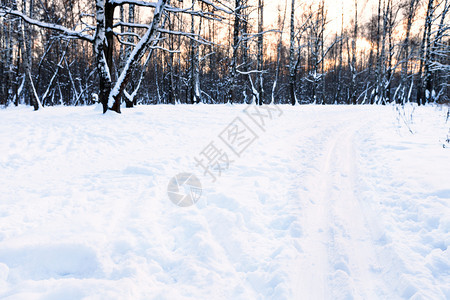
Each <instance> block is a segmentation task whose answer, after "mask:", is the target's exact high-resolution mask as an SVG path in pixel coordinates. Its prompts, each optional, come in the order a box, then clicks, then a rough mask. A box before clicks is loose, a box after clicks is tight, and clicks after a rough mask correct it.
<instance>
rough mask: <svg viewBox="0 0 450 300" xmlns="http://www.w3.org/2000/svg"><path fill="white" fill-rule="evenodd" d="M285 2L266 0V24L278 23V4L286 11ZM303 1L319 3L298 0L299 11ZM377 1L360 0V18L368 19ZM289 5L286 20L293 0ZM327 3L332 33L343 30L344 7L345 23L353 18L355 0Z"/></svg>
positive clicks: (288, 1)
mask: <svg viewBox="0 0 450 300" xmlns="http://www.w3.org/2000/svg"><path fill="white" fill-rule="evenodd" d="M285 3H286V0H275V1H270V0H266V1H265V14H264V16H265V18H266V20H265V24H266V25H267V26H270V25H271V24H276V22H277V18H278V6H279V5H281V6H282V7H283V12H282V13H284V5H285ZM302 3H316V5H317V3H318V1H308V0H307V1H305V0H303V1H299V0H296V5H297V9H298V10H299V11H300V9H301V5H302ZM377 3H378V1H377V0H358V18H359V17H361V18H362V19H363V20H364V19H367V18H368V17H369V16H370V15H371V14H372V13H373V12H374V9H375V8H376V5H377ZM287 5H288V10H287V14H288V17H287V19H286V21H288V20H289V14H290V6H291V0H287ZM325 5H326V7H327V17H328V21H329V22H330V23H329V24H328V26H327V27H328V29H329V31H330V33H331V32H332V31H334V32H336V31H338V32H339V31H340V30H341V15H342V8H343V9H344V23H348V22H350V21H351V20H352V19H353V16H354V6H355V4H354V0H325ZM344 26H345V25H344ZM332 29H333V30H332ZM334 32H332V33H334Z"/></svg>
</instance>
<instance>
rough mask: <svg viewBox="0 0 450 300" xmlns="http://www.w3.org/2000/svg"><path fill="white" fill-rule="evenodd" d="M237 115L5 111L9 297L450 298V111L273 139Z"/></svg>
mask: <svg viewBox="0 0 450 300" xmlns="http://www.w3.org/2000/svg"><path fill="white" fill-rule="evenodd" d="M245 108H246V106H242V105H235V106H229V105H214V106H209V105H194V106H187V105H176V106H164V105H162V106H139V107H136V108H133V109H123V113H122V114H121V115H118V114H115V113H107V114H106V115H102V114H101V111H99V110H98V109H96V108H95V107H55V108H44V109H42V110H41V111H38V112H33V111H31V109H30V108H28V107H19V108H8V109H0V299H450V250H449V242H450V234H449V231H450V210H449V205H450V204H449V203H450V148H444V147H443V144H445V139H446V137H447V134H448V133H449V126H450V121H449V123H446V122H445V115H446V113H447V108H444V107H439V106H427V107H418V108H415V110H414V111H413V113H412V119H411V114H410V111H411V109H412V107H411V106H408V107H407V110H408V112H407V113H405V114H401V117H399V116H400V115H399V114H398V113H397V111H396V109H395V108H394V107H393V106H296V107H291V106H280V108H281V109H282V112H283V114H282V115H281V116H279V117H278V115H277V116H274V117H273V119H272V120H266V121H267V122H266V124H265V127H264V130H265V131H263V130H261V128H258V127H257V126H256V125H255V124H252V123H251V121H250V120H249V119H248V118H247V116H246V115H245V114H244V113H243V110H244V109H245ZM236 117H239V118H241V120H242V121H244V122H245V123H246V124H248V125H249V127H250V128H252V129H253V130H254V132H255V133H256V134H257V135H258V138H257V140H256V141H255V142H254V143H253V144H251V145H250V146H249V147H248V148H247V149H246V150H245V151H244V152H243V153H242V155H241V156H240V157H237V156H235V155H234V156H233V155H232V153H231V152H230V150H229V149H227V148H226V147H225V146H223V144H222V145H221V144H220V143H219V141H220V140H219V139H218V136H219V134H220V133H221V132H222V131H223V130H224V129H225V128H226V127H227V125H228V124H229V123H230V122H231V121H233V120H234V119H235V118H236ZM406 124H408V126H406ZM408 127H410V128H411V130H412V131H413V132H414V134H411V133H410V132H409V130H408ZM212 141H214V143H216V144H217V146H221V147H220V148H222V151H223V152H225V151H227V152H228V155H229V158H230V159H231V160H232V162H231V163H230V165H229V169H228V170H222V173H221V176H220V177H218V178H217V181H216V182H212V180H210V177H209V176H208V175H204V174H203V172H202V169H201V168H199V167H198V166H196V162H195V160H194V157H198V156H199V153H200V152H201V151H202V150H204V148H205V147H206V146H207V145H208V144H209V143H210V142H212ZM449 146H450V145H449ZM180 172H192V173H194V174H196V175H197V176H198V178H199V179H200V180H201V182H202V186H203V192H202V197H201V198H200V200H199V201H198V202H197V203H196V204H195V205H193V206H191V207H187V208H182V207H178V206H176V205H174V204H173V203H172V202H171V201H170V200H169V198H168V195H167V186H168V183H169V180H170V179H171V178H172V177H173V176H174V175H176V174H178V173H180Z"/></svg>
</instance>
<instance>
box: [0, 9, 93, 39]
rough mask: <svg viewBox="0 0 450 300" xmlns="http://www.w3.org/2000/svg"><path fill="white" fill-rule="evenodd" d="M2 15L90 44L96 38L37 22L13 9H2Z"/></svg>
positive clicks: (80, 32) (58, 26)
mask: <svg viewBox="0 0 450 300" xmlns="http://www.w3.org/2000/svg"><path fill="white" fill-rule="evenodd" d="M0 13H4V14H8V15H13V16H16V17H20V18H21V19H22V20H24V21H25V22H27V23H28V24H31V25H35V26H38V27H41V28H47V29H52V30H56V31H59V32H62V33H63V34H64V35H65V36H68V37H75V38H79V39H82V40H85V41H88V42H94V37H93V36H91V35H88V34H85V33H83V31H76V30H71V29H69V28H67V27H64V26H61V25H57V24H52V23H47V22H42V21H38V20H35V19H32V18H30V17H28V16H26V15H25V14H23V13H22V12H20V11H18V10H13V9H10V8H6V7H0Z"/></svg>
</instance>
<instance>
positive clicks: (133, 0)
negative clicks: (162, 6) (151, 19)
mask: <svg viewBox="0 0 450 300" xmlns="http://www.w3.org/2000/svg"><path fill="white" fill-rule="evenodd" d="M110 2H111V4H113V5H124V4H132V5H137V6H143V7H152V8H155V7H157V5H158V2H147V1H141V0H111V1H110Z"/></svg>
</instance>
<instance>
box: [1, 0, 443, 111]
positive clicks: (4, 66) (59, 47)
mask: <svg viewBox="0 0 450 300" xmlns="http://www.w3.org/2000/svg"><path fill="white" fill-rule="evenodd" d="M266 2H267V1H266ZM359 2H360V1H357V0H355V1H354V2H353V3H352V6H353V9H352V11H344V10H342V17H341V20H339V21H338V23H341V26H340V27H341V28H339V29H336V28H333V27H336V26H333V27H332V26H330V24H332V23H331V22H330V21H331V20H330V19H329V17H328V6H327V3H326V1H325V0H321V1H310V2H308V1H300V0H289V1H287V0H280V1H279V8H278V18H277V20H276V22H275V23H273V24H267V22H265V21H266V20H265V18H264V17H265V16H266V14H265V10H264V9H265V7H266V5H265V1H264V0H228V1H226V0H197V1H196V0H193V1H178V0H177V1H175V0H172V1H171V0H159V1H144V0H97V1H85V0H41V1H34V0H28V1H27V0H1V5H0V21H1V28H0V31H1V34H0V50H1V52H0V105H3V106H9V105H19V104H27V105H32V106H34V108H35V109H36V110H37V109H39V108H41V107H45V106H52V105H85V104H92V103H93V102H94V101H99V102H100V103H102V104H103V109H104V112H106V111H107V110H108V109H111V110H114V111H116V112H120V107H121V104H122V103H125V105H126V106H127V107H132V106H133V105H136V104H138V103H140V104H175V103H191V104H193V103H200V102H203V103H208V104H212V103H244V102H245V103H257V104H263V103H290V104H292V105H295V104H303V103H317V104H336V103H337V104H375V103H376V104H386V103H388V102H396V103H399V104H402V103H406V102H417V103H418V104H419V105H421V104H425V103H428V102H449V101H450V89H449V84H450V30H449V29H450V21H449V20H450V14H449V13H448V10H449V8H450V1H449V0H395V1H394V0H377V2H378V3H377V5H376V10H374V11H375V12H374V13H373V15H372V16H370V17H369V18H367V17H364V18H363V17H362V16H361V15H360V14H359V12H360V10H359V9H360V8H359V7H358V5H360V4H359ZM335 23H336V20H334V22H333V24H335Z"/></svg>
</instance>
